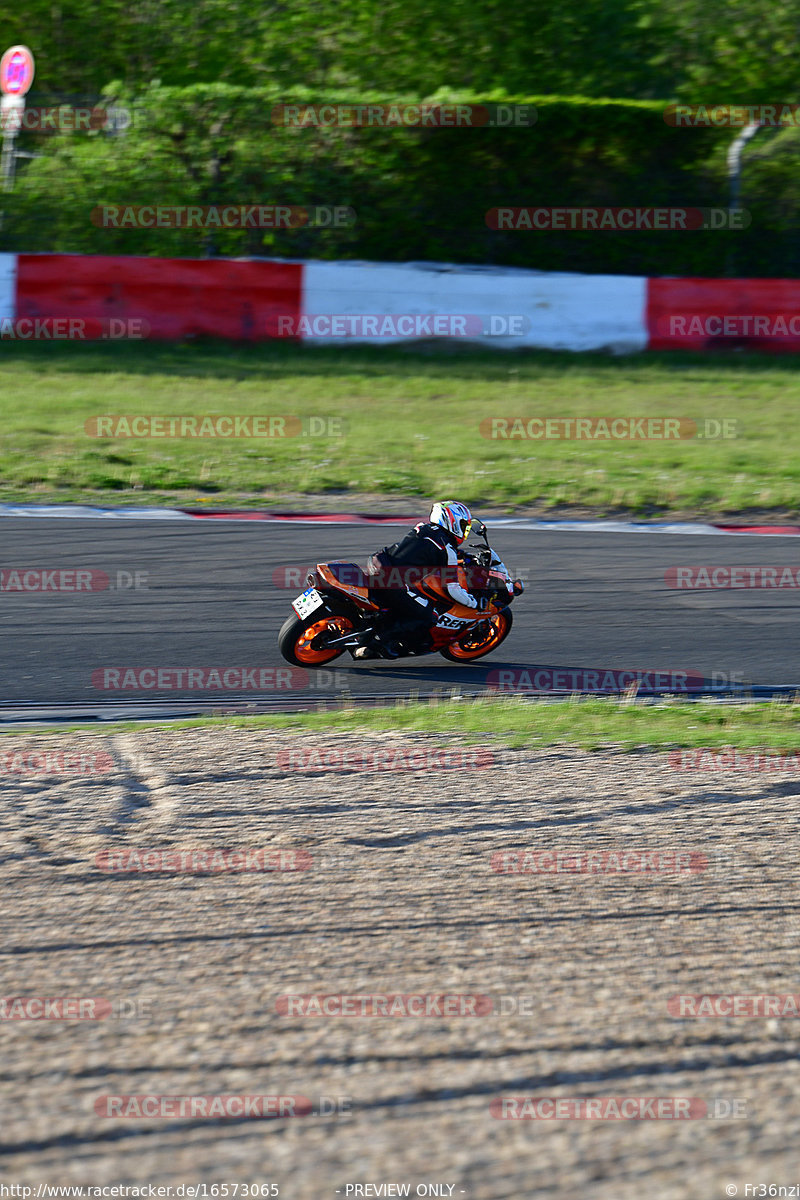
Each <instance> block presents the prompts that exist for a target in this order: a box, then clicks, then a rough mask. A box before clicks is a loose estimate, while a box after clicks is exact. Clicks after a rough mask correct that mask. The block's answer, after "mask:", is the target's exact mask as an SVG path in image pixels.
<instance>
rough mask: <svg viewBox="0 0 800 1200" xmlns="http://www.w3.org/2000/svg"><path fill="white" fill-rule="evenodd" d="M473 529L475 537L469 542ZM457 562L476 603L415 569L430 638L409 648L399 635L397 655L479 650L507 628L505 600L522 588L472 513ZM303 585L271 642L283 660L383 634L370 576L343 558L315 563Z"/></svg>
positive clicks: (310, 657)
mask: <svg viewBox="0 0 800 1200" xmlns="http://www.w3.org/2000/svg"><path fill="white" fill-rule="evenodd" d="M473 537H475V538H476V539H478V538H482V540H483V545H479V546H470V545H469V544H468V543H469V540H471V539H472V538H473ZM459 563H460V565H461V566H462V567H463V569H464V571H465V572H466V573H467V575H468V576H469V577H470V578H471V579H472V580H473V582H471V583H470V589H469V590H470V592H471V594H472V595H473V596H475V597H476V599H478V601H479V602H481V605H482V606H481V608H480V609H474V608H467V607H466V605H463V604H459V603H457V602H456V601H455V600H453V598H452V597H451V596H450V594H449V592H448V591H447V589H446V586H445V584H444V583H443V582H442V580H441V577H440V574H436V573H430V574H426V573H424V572H425V570H426V569H425V568H423V569H421V570H420V572H419V574H420V579H419V582H418V583H417V584H416V586H417V589H418V591H419V592H420V593H421V594H422V595H424V596H425V598H426V599H427V600H429V601H431V603H432V605H433V609H434V612H435V616H436V622H435V624H434V625H433V627H432V628H431V631H430V636H431V639H432V645H431V646H430V647H429V648H426V649H417V648H415V647H414V645H413V644H407V643H401V645H400V653H399V655H398V657H400V658H407V657H409V656H411V655H417V654H437V653H438V654H442V655H443V656H444V657H445V658H449V659H450V660H451V662H472V661H473V660H474V659H476V658H483V657H484V655H486V654H489V653H490V652H491V651H492V650H495V649H496V648H497V647H498V646H499V645H500V643H501V642H504V641H505V639H506V638H507V637H508V635H509V633H510V632H511V626H512V622H513V618H512V615H511V608H510V604H511V602H512V600H514V599H515V597H516V596H519V595H521V594H522V592H523V591H524V590H525V589H524V586H523V583H522V580H520V579H514V580H512V578H511V576H510V574H509V572H508V570H507V569H506V567H505V565H504V564H503V563H502V562H501V560H500V558H499V557H498V555H497V554H496V553H495V551H494V550H493V549H492V548H491V546H490V545H489V539H488V537H487V532H486V526H485V525H484V523H483V522H482V521H478V520H475V519H473V521H472V524H471V526H470V533H469V539H468V542H467V543H465V545H464V547H463V549H461V550H460V551H459ZM307 582H308V584H309V587H308V588H307V589H306V591H304V592H302V593H301V594H300V595H299V596H298V597H297V599H296V600H294V601H293V602H292V610H293V611H292V613H291V615H290V616H289V617H288V619H287V620H286V621H285V622H284V624H283V626H282V627H281V631H280V633H279V634H278V647H279V649H280V652H281V654H282V655H283V657H284V658H285V659H286V661H287V662H290V663H292V664H293V665H294V666H299V667H322V666H325V665H326V664H327V663H330V662H333V660H334V659H335V658H338V657H339V656H340V655H341V654H344V653H345V651H347V650H349V651H350V653H351V654H353V652H354V651H355V650H357V649H358V648H359V646H364V645H369V644H371V642H372V636H373V634H375V633H376V632H379V633H381V634H384V635H385V634H387V633H388V635H389V636H391V615H390V614H389V610H388V609H385V608H381V606H380V604H379V603H377V602H376V599H375V596H374V590H373V589H374V581H371V578H370V576H369V575H367V574H366V573H365V572H364V571H362V570H361V568H360V567H358V566H356V565H355V563H348V562H328V563H317V566H316V569H315V570H314V571H311V572H309V574H308V576H307Z"/></svg>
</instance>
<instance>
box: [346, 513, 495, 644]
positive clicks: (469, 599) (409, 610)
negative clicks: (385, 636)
mask: <svg viewBox="0 0 800 1200" xmlns="http://www.w3.org/2000/svg"><path fill="white" fill-rule="evenodd" d="M457 564H458V555H457V553H456V541H455V538H453V537H452V535H451V534H449V533H448V532H447V531H446V530H444V529H442V528H441V527H440V526H438V525H431V524H429V523H428V522H426V521H421V522H420V524H419V525H415V526H414V528H413V529H411V530H409V532H408V533H407V534H406V536H405V537H404V538H403V539H402V540H401V541H399V542H394V544H393V545H391V546H385V547H384V548H383V550H379V551H378V553H377V554H373V555H372V557H371V558H370V560H369V562H368V563H367V574H368V575H370V576H372V581H371V583H370V588H371V594H372V596H373V597H374V599H375V600H376V601H377V603H378V604H380V605H381V607H383V608H388V609H389V611H390V613H391V622H392V623H391V629H390V631H389V634H390V637H391V639H392V640H393V641H395V642H399V643H401V644H403V645H406V646H408V647H413V648H414V649H418V650H422V651H424V650H427V649H429V648H430V644H431V643H430V629H431V626H432V625H433V624H434V623H435V620H436V612H435V609H434V607H433V604H432V603H431V601H430V600H428V599H427V598H426V597H424V596H423V595H422V594H421V593H419V592H418V591H417V589H416V587H415V584H419V582H420V581H421V579H422V577H423V576H424V575H430V574H437V573H440V576H441V579H442V582H443V583H444V585H445V588H446V590H447V592H448V593H449V595H450V596H451V597H452V598H453V600H455V601H457V602H458V603H459V604H464V605H466V606H467V608H477V607H478V602H477V600H475V598H474V597H473V596H471V595H470V593H469V592H468V591H467V590H466V589H465V588H463V587H462V586H461V584H460V583H459V582H458V579H457V573H456V572H457ZM437 568H438V569H439V570H438V572H437ZM375 585H378V586H375ZM384 585H388V586H384Z"/></svg>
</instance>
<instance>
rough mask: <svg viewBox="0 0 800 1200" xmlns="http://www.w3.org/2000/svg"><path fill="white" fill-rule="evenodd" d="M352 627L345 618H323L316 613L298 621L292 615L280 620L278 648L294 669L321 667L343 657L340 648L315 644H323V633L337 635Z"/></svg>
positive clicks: (326, 616) (341, 647)
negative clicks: (319, 642) (321, 642)
mask: <svg viewBox="0 0 800 1200" xmlns="http://www.w3.org/2000/svg"><path fill="white" fill-rule="evenodd" d="M352 628H353V622H352V621H351V620H350V618H349V617H341V616H332V615H331V614H330V613H328V614H326V615H325V616H324V617H317V616H316V614H314V615H312V616H311V617H308V618H307V619H306V620H305V621H302V620H301V619H300V617H298V616H297V615H296V614H295V613H292V615H291V616H290V617H287V619H286V620H285V621H284V623H283V625H282V626H281V631H280V633H279V634H278V649H279V650H280V652H281V654H282V655H283V657H284V658H285V659H286V661H287V662H289V663H291V664H292V666H295V667H324V666H325V665H326V664H327V663H329V662H333V660H334V659H335V658H339V657H340V656H341V655H342V654H344V647H343V646H331V647H325V646H324V645H315V644H314V643H315V642H318V641H324V637H325V634H326V633H331V634H334V636H336V635H341V634H344V633H347V632H348V631H349V630H351V629H352Z"/></svg>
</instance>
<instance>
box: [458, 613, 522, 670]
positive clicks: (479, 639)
mask: <svg viewBox="0 0 800 1200" xmlns="http://www.w3.org/2000/svg"><path fill="white" fill-rule="evenodd" d="M513 623H514V618H513V616H512V615H511V610H510V609H509V608H504V609H503V610H502V612H499V613H497V614H496V616H494V617H490V618H489V619H488V620H487V621H481V622H480V624H478V625H473V626H472V627H471V628H470V629H468V630H467V631H466V633H462V635H461V637H459V638H456V640H455V641H454V642H451V643H450V645H449V646H447V647H446V648H445V649H444V650H441V651H440V653H441V655H442V656H443V657H444V658H449V659H450V661H451V662H472V661H473V659H476V658H483V656H484V655H485V654H491V652H492V650H496V649H497V647H498V646H499V645H500V643H501V642H504V641H505V640H506V638H507V637H508V635H509V634H510V633H511V626H512V625H513Z"/></svg>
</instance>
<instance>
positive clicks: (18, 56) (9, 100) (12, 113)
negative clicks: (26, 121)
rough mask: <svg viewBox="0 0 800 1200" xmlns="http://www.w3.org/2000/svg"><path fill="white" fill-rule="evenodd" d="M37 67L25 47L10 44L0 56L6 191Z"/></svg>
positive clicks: (0, 180)
mask: <svg viewBox="0 0 800 1200" xmlns="http://www.w3.org/2000/svg"><path fill="white" fill-rule="evenodd" d="M35 70H36V67H35V65H34V61H33V55H32V54H31V52H30V50H29V49H28V47H27V46H11V47H10V48H9V49H8V50H6V52H5V54H4V55H3V57H2V58H0V92H2V94H3V97H2V100H0V128H2V130H3V152H2V156H1V157H0V186H2V188H3V191H5V192H9V191H10V190H11V188H12V186H13V183H14V170H15V166H16V158H17V156H16V153H15V151H14V139H15V137H16V136H17V133H18V132H19V128H20V125H21V124H22V114H23V113H24V112H25V96H26V95H27V93H28V91H29V90H30V86H31V84H32V83H33V76H34V73H35Z"/></svg>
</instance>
